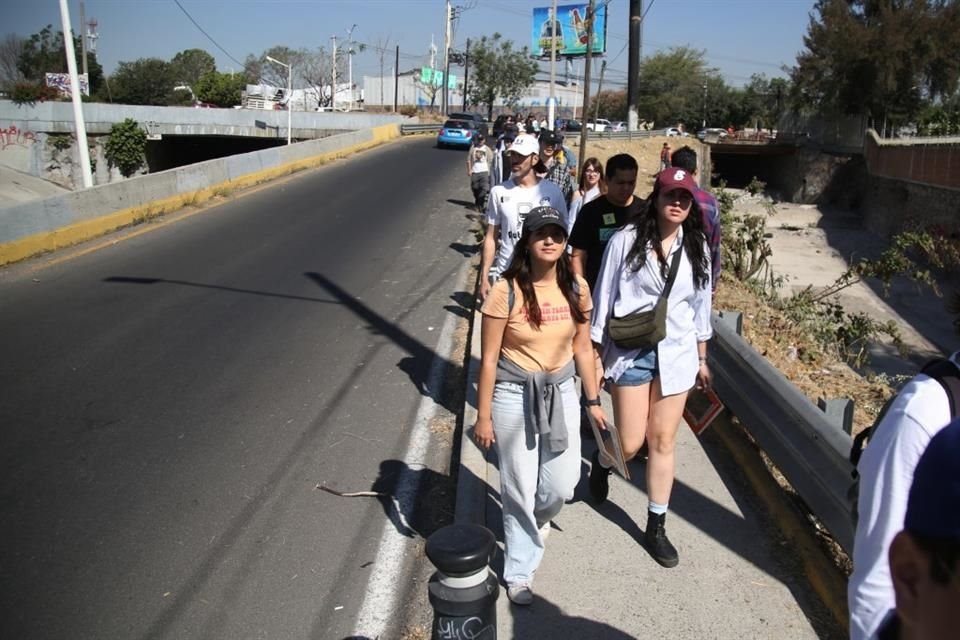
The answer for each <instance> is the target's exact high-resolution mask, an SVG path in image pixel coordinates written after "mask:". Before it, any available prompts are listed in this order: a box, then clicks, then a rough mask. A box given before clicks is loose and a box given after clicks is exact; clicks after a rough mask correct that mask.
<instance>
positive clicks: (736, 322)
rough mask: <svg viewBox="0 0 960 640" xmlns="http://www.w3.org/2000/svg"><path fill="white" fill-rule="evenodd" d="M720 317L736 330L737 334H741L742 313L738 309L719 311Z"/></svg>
mask: <svg viewBox="0 0 960 640" xmlns="http://www.w3.org/2000/svg"><path fill="white" fill-rule="evenodd" d="M719 315H720V319H721V320H723V323H724V324H725V325H727V326H728V327H730V328H731V329H733V330H734V331H736V332H737V335H738V336H742V335H743V314H742V313H740V312H739V311H721V312H720V314H719Z"/></svg>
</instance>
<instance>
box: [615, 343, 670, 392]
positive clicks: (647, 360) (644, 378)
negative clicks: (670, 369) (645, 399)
mask: <svg viewBox="0 0 960 640" xmlns="http://www.w3.org/2000/svg"><path fill="white" fill-rule="evenodd" d="M658 373H660V370H659V368H658V367H657V349H656V347H654V348H652V349H645V350H643V351H641V352H640V353H638V354H637V356H636V357H635V358H634V359H633V365H631V367H630V368H629V369H627V370H626V371H624V372H623V373H622V374H621V375H620V377H619V378H618V379H617V380H616V381H615V384H617V385H618V386H621V387H639V386H640V385H642V384H647V383H648V382H651V381H652V380H653V379H654V378H655V377H657V374H658Z"/></svg>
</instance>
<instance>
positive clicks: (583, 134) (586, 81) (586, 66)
mask: <svg viewBox="0 0 960 640" xmlns="http://www.w3.org/2000/svg"><path fill="white" fill-rule="evenodd" d="M592 57H593V0H590V4H589V5H588V6H587V58H586V60H585V61H584V63H583V114H584V115H586V113H587V105H588V104H590V58H592ZM584 119H586V118H584ZM594 126H596V123H594ZM580 157H581V158H586V157H587V123H586V122H584V123H582V126H581V127H580Z"/></svg>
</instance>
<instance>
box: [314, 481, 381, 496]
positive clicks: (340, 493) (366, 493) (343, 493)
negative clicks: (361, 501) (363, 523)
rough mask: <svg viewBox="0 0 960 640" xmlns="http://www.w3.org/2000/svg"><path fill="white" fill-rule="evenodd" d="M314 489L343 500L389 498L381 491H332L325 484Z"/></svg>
mask: <svg viewBox="0 0 960 640" xmlns="http://www.w3.org/2000/svg"><path fill="white" fill-rule="evenodd" d="M314 489H320V490H321V491H326V492H327V493H332V494H333V495H335V496H340V497H341V498H386V497H389V495H390V494H388V493H381V492H380V491H337V490H336V489H331V488H330V487H328V486H327V485H325V484H318V485H317V486H315V487H314Z"/></svg>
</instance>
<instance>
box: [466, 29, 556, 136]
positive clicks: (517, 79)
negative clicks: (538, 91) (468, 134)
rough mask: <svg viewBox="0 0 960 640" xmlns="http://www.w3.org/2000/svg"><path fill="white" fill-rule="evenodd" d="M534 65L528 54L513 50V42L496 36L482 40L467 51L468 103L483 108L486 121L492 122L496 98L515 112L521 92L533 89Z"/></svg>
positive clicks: (521, 50)
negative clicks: (490, 120)
mask: <svg viewBox="0 0 960 640" xmlns="http://www.w3.org/2000/svg"><path fill="white" fill-rule="evenodd" d="M537 68H538V66H537V63H536V62H534V60H533V59H532V58H531V57H530V50H529V49H527V47H523V48H522V49H520V50H515V49H514V48H513V42H512V41H510V40H504V39H503V36H501V35H500V34H499V33H494V34H493V36H491V37H489V38H488V37H487V36H483V37H482V38H480V42H478V43H477V44H476V45H474V46H473V47H472V48H471V50H470V72H471V73H470V81H469V82H470V86H469V87H467V92H468V95H469V96H470V102H472V103H473V104H476V105H486V107H487V118H493V104H494V102H495V101H496V100H497V98H500V99H502V100H503V101H504V102H505V103H506V104H507V105H508V106H510V107H512V108H515V107H516V105H517V104H518V103H519V102H520V97H521V96H522V95H523V92H524V91H526V90H527V89H529V88H530V87H531V86H533V79H534V77H535V76H536V73H537Z"/></svg>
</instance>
